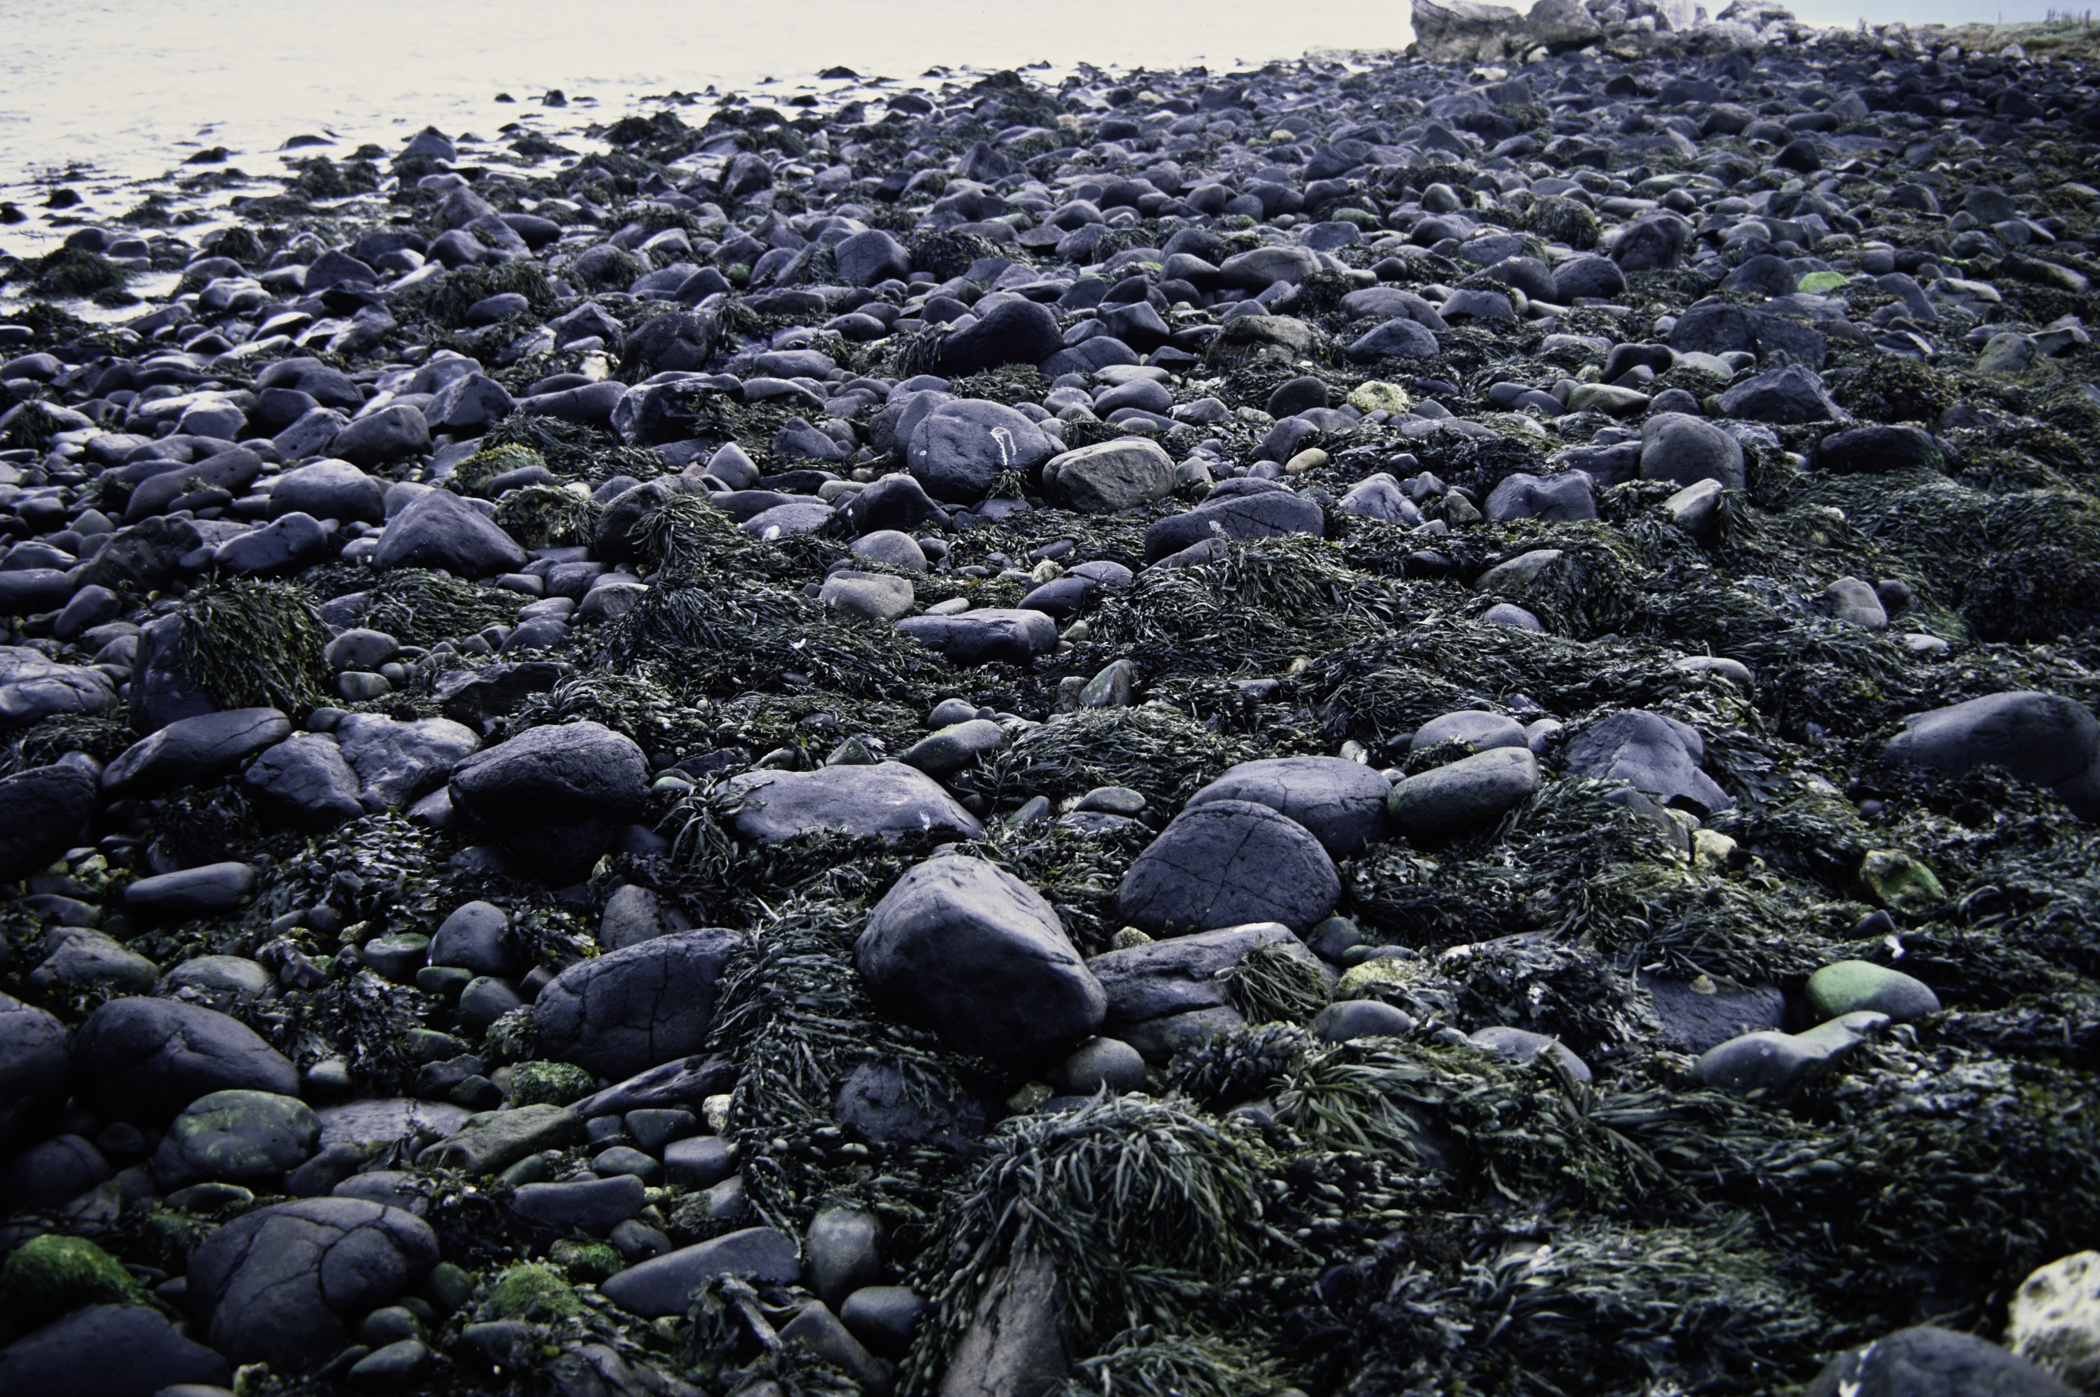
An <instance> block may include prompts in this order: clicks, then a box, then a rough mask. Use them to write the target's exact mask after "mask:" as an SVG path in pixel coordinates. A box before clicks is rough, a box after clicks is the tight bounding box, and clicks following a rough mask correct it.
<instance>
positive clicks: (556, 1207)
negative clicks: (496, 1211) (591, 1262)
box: [510, 1174, 647, 1237]
mask: <svg viewBox="0 0 2100 1397" xmlns="http://www.w3.org/2000/svg"><path fill="white" fill-rule="evenodd" d="M646 1192H647V1190H646V1188H645V1187H644V1186H643V1184H642V1181H641V1180H640V1179H638V1178H636V1177H635V1176H634V1175H632V1174H620V1175H615V1176H613V1177H611V1178H600V1179H584V1180H578V1181H575V1182H570V1183H559V1184H524V1185H521V1186H520V1187H519V1188H518V1189H517V1190H516V1191H515V1192H514V1193H513V1194H512V1195H511V1200H510V1210H511V1211H512V1212H513V1213H516V1214H517V1215H518V1216H519V1217H521V1218H524V1219H525V1220H526V1221H527V1222H531V1223H537V1224H538V1225H539V1226H541V1227H549V1228H553V1229H554V1230H555V1231H557V1232H568V1231H570V1230H571V1229H574V1230H577V1231H582V1232H588V1233H590V1234H591V1235H593V1236H596V1237H602V1236H604V1235H605V1234H606V1233H608V1232H610V1231H612V1229H613V1227H614V1225H615V1224H618V1223H622V1222H625V1221H627V1219H629V1218H631V1217H633V1216H634V1215H635V1214H636V1213H639V1212H640V1211H641V1210H642V1202H643V1195H644V1194H645V1193H646Z"/></svg>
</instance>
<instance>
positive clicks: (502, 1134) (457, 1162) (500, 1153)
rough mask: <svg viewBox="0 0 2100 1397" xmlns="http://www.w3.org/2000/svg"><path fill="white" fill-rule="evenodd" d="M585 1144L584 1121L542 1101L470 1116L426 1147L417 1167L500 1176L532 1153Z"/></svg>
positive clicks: (418, 1157) (418, 1159)
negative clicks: (496, 1174)
mask: <svg viewBox="0 0 2100 1397" xmlns="http://www.w3.org/2000/svg"><path fill="white" fill-rule="evenodd" d="M583 1140H584V1125H583V1118H582V1117H581V1116H579V1115H577V1114H576V1113H575V1112H573V1111H570V1110H567V1109H565V1108H564V1107H560V1106H554V1105H549V1104H545V1103H542V1104H538V1105H532V1106H520V1107H517V1108H516V1109H514V1110H507V1111H482V1112H480V1113H478V1114H475V1115H471V1116H468V1117H467V1119H466V1120H465V1121H463V1122H461V1123H460V1126H459V1128H458V1130H456V1131H455V1132H454V1133H452V1134H450V1135H448V1136H446V1137H445V1138H444V1139H442V1140H439V1141H438V1142H437V1143H435V1144H433V1145H429V1146H427V1147H425V1148H424V1149H423V1150H422V1151H421V1152H420V1153H418V1154H417V1155H416V1163H417V1164H418V1165H420V1166H421V1167H423V1168H425V1169H430V1168H445V1169H458V1170H460V1171H461V1172H463V1173H469V1174H494V1173H497V1172H500V1171H501V1170H504V1169H508V1168H509V1167H510V1166H511V1165H513V1164H516V1163H517V1162H518V1161H519V1160H521V1159H523V1158H525V1157H526V1156H527V1155H530V1154H538V1153H539V1152H540V1151H542V1150H550V1149H562V1148H565V1147H567V1146H570V1145H579V1144H582V1143H583Z"/></svg>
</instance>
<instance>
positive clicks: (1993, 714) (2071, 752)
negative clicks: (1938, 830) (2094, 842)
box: [1883, 690, 2100, 820]
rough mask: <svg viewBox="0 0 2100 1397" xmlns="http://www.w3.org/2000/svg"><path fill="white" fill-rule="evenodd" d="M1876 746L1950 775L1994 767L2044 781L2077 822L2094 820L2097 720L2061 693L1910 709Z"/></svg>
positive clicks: (2099, 780) (2097, 813)
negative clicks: (1920, 710)
mask: <svg viewBox="0 0 2100 1397" xmlns="http://www.w3.org/2000/svg"><path fill="white" fill-rule="evenodd" d="M1883 751H1884V752H1885V754H1886V755H1887V756H1888V757H1889V758H1890V759H1892V760H1895V761H1899V762H1908V763H1914V764H1917V765H1920V766H1929V767H1932V768H1934V769H1936V770H1939V771H1943V772H1946V773H1947V774H1948V775H1951V776H1958V775H1960V774H1962V773H1963V772H1966V771H1971V770H1974V769H1975V768H1976V767H1979V766H2001V767H2004V768H2005V769H2006V770H2007V771H2009V772H2011V773H2012V775H2013V776H2014V777H2015V778H2017V779H2018V780H2021V781H2025V782H2027V783H2028V784H2030V785H2035V786H2047V787H2048V788H2049V789H2051V790H2053V791H2054V792H2055V793H2056V795H2057V797H2058V798H2059V799H2060V800H2062V801H2063V802H2064V804H2066V805H2068V806H2070V807H2071V809H2072V810H2074V811H2076V812H2077V813H2078V815H2079V817H2080V818H2081V819H2086V820H2094V819H2100V719H2095V718H2094V716H2093V713H2092V710H2091V709H2088V708H2086V707H2085V706H2084V705H2082V704H2080V703H2078V702H2077V701H2076V700H2074V699H2068V698H2065V697H2063V696H2062V695H2061V694H2047V693H2040V692H2036V691H2033V690H2027V691H2021V692H2016V693H2009V694H1990V695H1987V696H1986V697H1984V698H1979V699H1970V700H1969V701H1968V702H1966V703H1957V704H1955V705H1953V706H1952V707H1949V708H1935V709H1933V710H1931V711H1930V712H1927V713H1919V714H1915V715H1913V716H1912V717H1909V718H1907V719H1905V720H1904V728H1903V731H1902V732H1900V733H1897V734H1896V735H1895V736H1894V737H1892V738H1890V739H1889V741H1888V744H1887V746H1886V747H1885V748H1884V749H1883Z"/></svg>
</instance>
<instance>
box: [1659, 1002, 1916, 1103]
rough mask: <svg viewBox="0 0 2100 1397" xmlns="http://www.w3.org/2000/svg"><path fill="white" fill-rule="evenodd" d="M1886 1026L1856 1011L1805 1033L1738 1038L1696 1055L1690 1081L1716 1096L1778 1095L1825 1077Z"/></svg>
mask: <svg viewBox="0 0 2100 1397" xmlns="http://www.w3.org/2000/svg"><path fill="white" fill-rule="evenodd" d="M1888 1023H1889V1016H1888V1015H1887V1014H1878V1013H1874V1012H1872V1011H1871V1010H1864V1009H1862V1010H1858V1011H1856V1012H1854V1013H1850V1014H1844V1015H1840V1016H1839V1017H1837V1018H1835V1019H1832V1020H1830V1021H1829V1022H1828V1023H1822V1024H1818V1025H1817V1026H1816V1027H1814V1028H1812V1029H1809V1030H1808V1031H1807V1032H1805V1033H1781V1032H1778V1031H1776V1030H1767V1031H1763V1032H1758V1033H1748V1034H1744V1035H1743V1036H1742V1037H1740V1038H1731V1039H1729V1040H1728V1041H1727V1042H1725V1043H1721V1044H1719V1045H1717V1046H1715V1047H1712V1048H1709V1049H1707V1050H1706V1051H1705V1052H1704V1053H1701V1054H1700V1055H1699V1061H1698V1063H1697V1064H1696V1065H1695V1066H1694V1068H1693V1075H1694V1076H1695V1077H1697V1078H1698V1080H1699V1082H1700V1084H1701V1085H1703V1086H1709V1087H1713V1088H1714V1089H1715V1090H1718V1091H1728V1092H1735V1093H1737V1094H1743V1093H1748V1092H1753V1091H1765V1092H1771V1093H1775V1094H1781V1095H1783V1094H1785V1093H1788V1092H1792V1091H1795V1090H1798V1089H1799V1088H1801V1087H1804V1086H1807V1085H1808V1084H1810V1083H1811V1082H1814V1081H1815V1080H1816V1079H1817V1078H1819V1077H1821V1076H1823V1075H1824V1074H1825V1073H1827V1072H1829V1071H1830V1070H1831V1069H1832V1068H1834V1067H1835V1066H1837V1064H1838V1063H1840V1062H1842V1061H1844V1059H1845V1058H1846V1057H1848V1056H1850V1055H1851V1054H1852V1053H1853V1052H1855V1051H1856V1050H1857V1049H1858V1048H1859V1046H1860V1045H1861V1044H1862V1043H1865V1042H1866V1041H1867V1040H1868V1039H1869V1038H1870V1037H1871V1036H1872V1035H1874V1034H1875V1033H1877V1032H1879V1031H1880V1030H1881V1029H1883V1028H1886V1027H1887V1026H1888Z"/></svg>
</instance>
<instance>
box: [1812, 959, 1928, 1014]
mask: <svg viewBox="0 0 2100 1397" xmlns="http://www.w3.org/2000/svg"><path fill="white" fill-rule="evenodd" d="M1808 1002H1809V1007H1811V1008H1812V1009H1814V1010H1815V1011H1816V1013H1817V1014H1819V1015H1821V1016H1822V1017H1823V1018H1825V1019H1834V1018H1839V1017H1842V1016H1843V1015H1846V1014H1849V1013H1852V1012H1854V1011H1855V1010H1860V1009H1871V1010H1873V1011H1874V1012H1875V1013H1879V1014H1887V1015H1888V1016H1889V1019H1890V1020H1891V1021H1892V1022H1894V1023H1909V1022H1911V1021H1912V1020H1914V1019H1922V1018H1924V1017H1925V1016H1926V1015H1927V1014H1937V1013H1938V1012H1939V1011H1940V997H1939V996H1938V995H1936V994H1934V993H1933V992H1932V987H1931V986H1930V985H1927V984H1926V983H1925V982H1924V981H1923V980H1920V979H1918V978H1917V977H1916V976H1913V975H1906V974H1904V973H1903V972H1902V971H1900V970H1891V969H1890V968H1889V967H1887V966H1884V965H1876V964H1874V963H1873V962H1872V961H1865V960H1841V961H1838V962H1836V963H1835V964H1832V965H1826V966H1824V967H1823V968H1822V969H1821V970H1818V971H1817V972H1816V973H1815V974H1813V975H1811V976H1809V977H1808Z"/></svg>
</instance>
